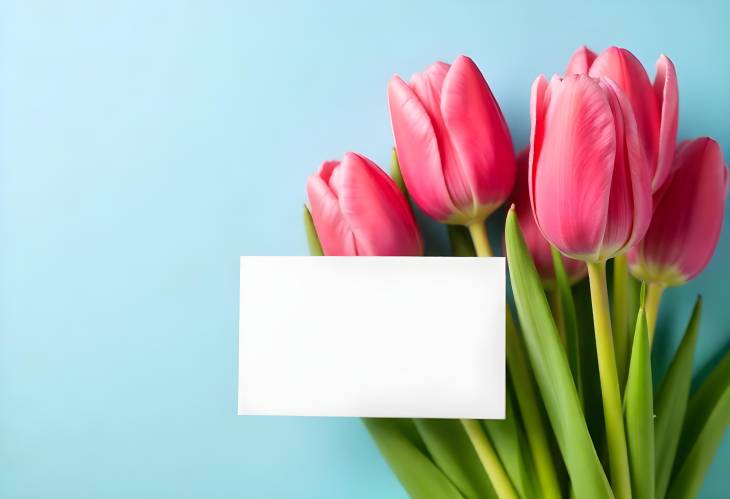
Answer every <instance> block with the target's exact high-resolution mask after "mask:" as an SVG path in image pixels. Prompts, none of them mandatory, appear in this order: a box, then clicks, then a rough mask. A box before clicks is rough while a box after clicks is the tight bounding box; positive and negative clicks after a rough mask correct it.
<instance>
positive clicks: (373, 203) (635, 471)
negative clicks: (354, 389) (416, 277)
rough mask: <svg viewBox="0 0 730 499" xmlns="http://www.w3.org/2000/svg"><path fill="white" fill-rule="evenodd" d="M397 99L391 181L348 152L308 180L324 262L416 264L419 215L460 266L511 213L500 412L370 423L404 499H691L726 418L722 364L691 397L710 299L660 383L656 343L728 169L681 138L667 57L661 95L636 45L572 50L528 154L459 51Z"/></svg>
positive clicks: (537, 99) (705, 244) (535, 122)
mask: <svg viewBox="0 0 730 499" xmlns="http://www.w3.org/2000/svg"><path fill="white" fill-rule="evenodd" d="M388 106H389V110H390V117H391V123H392V128H393V135H394V140H395V150H394V154H393V164H392V171H391V176H389V175H387V174H386V173H385V172H384V171H383V170H381V169H380V168H379V167H378V166H377V165H376V164H375V163H373V162H372V161H370V160H369V159H367V158H365V157H364V156H362V155H359V154H355V153H347V154H345V156H344V158H343V159H342V161H327V162H325V163H323V164H322V166H321V168H320V169H319V171H318V172H317V173H316V174H314V175H312V176H311V177H310V178H309V180H308V182H307V194H308V199H309V203H308V206H307V208H306V209H305V226H306V229H307V234H308V238H309V243H310V249H311V251H312V253H313V254H315V255H322V254H325V255H352V256H355V255H412V256H418V255H423V253H424V240H423V238H422V236H421V231H420V230H419V226H418V224H417V222H416V219H415V217H414V215H413V212H412V209H411V203H413V204H414V205H415V206H417V207H418V208H419V209H420V210H421V211H422V212H424V213H425V214H426V215H428V216H429V217H431V218H433V219H435V220H436V221H438V222H441V223H443V224H446V225H447V226H448V235H449V239H450V242H451V247H452V251H453V255H454V256H490V255H492V254H493V253H492V247H491V245H490V242H489V237H488V234H487V231H486V228H485V221H486V219H487V218H488V217H490V216H491V215H494V214H503V213H504V211H501V210H500V206H502V205H503V204H505V202H506V201H508V200H509V201H510V204H511V208H510V209H509V210H508V211H507V212H506V220H504V219H502V220H501V221H503V222H504V246H503V247H504V250H505V252H506V256H507V262H508V267H509V275H510V282H511V288H512V296H513V298H514V308H515V310H516V316H515V317H514V318H513V312H512V310H511V307H508V311H507V331H506V335H507V336H506V338H507V367H508V374H509V376H508V387H507V388H508V390H507V399H506V407H507V417H506V419H505V420H503V421H475V420H462V421H453V420H433V419H421V420H402V419H400V420H399V419H367V420H365V424H366V425H367V427H368V429H369V431H370V433H371V434H372V436H373V438H374V439H375V441H376V443H377V445H378V447H379V449H380V450H381V452H382V454H383V455H384V456H385V458H386V459H387V461H388V462H389V464H390V465H391V467H392V469H393V471H394V472H395V474H396V475H397V476H398V478H399V480H400V481H401V483H402V484H403V486H404V487H405V488H406V490H407V491H408V492H409V494H410V495H411V496H412V497H415V498H438V499H442V498H445V499H451V498H454V499H456V498H495V497H497V498H500V499H507V498H517V497H523V498H541V497H544V498H550V499H554V498H560V497H575V498H578V499H595V498H611V497H616V498H621V499H626V498H630V497H635V498H664V497H669V498H673V499H684V498H689V497H694V496H696V494H697V493H698V491H699V488H700V486H701V484H702V479H703V476H704V474H705V472H706V470H707V469H708V467H709V465H710V463H711V461H712V458H713V455H714V453H715V451H716V449H717V447H718V445H719V442H720V440H721V438H722V436H723V434H724V431H725V429H726V427H727V425H728V424H729V423H730V354H727V355H725V356H724V357H723V358H722V359H721V360H720V362H719V363H718V364H717V365H716V366H715V367H714V369H713V370H712V371H711V373H710V374H709V375H708V376H707V377H706V378H705V379H704V380H701V382H699V383H698V384H697V388H695V389H694V390H691V381H692V367H693V366H692V364H693V355H694V348H695V344H696V340H697V334H698V325H699V320H700V300H699V298H698V300H697V302H696V305H695V307H694V310H693V313H692V316H691V318H689V321H688V325H687V326H686V328H685V332H684V336H683V339H682V342H681V344H680V346H679V347H678V349H677V351H676V353H675V354H674V358H673V360H672V362H671V364H670V367H669V369H668V371H667V373H666V375H665V376H664V377H663V379H662V380H660V382H659V383H658V386H656V387H654V386H653V382H652V364H651V346H652V340H653V338H654V331H655V327H656V326H655V325H656V318H657V313H658V311H659V306H660V301H661V296H662V292H663V291H664V290H665V288H667V287H671V286H678V285H681V284H683V283H685V282H687V281H688V280H689V279H692V278H693V277H695V276H696V275H697V274H698V273H700V272H701V271H702V270H703V268H704V267H705V266H706V264H707V263H708V261H709V260H710V258H711V256H712V254H713V252H714V249H715V246H716V245H717V242H718V239H719V234H720V230H721V227H722V220H723V210H724V202H725V197H726V194H727V188H728V170H727V167H726V165H725V163H724V160H723V157H722V151H721V149H720V146H719V145H718V144H717V143H716V142H715V141H714V140H712V139H710V138H706V137H703V138H697V139H693V140H688V141H685V142H682V143H680V144H679V145H677V144H676V135H677V121H678V90H677V78H676V73H675V69H674V65H673V64H672V62H671V61H670V60H669V59H668V58H667V57H664V56H661V57H660V58H659V60H658V61H657V64H656V77H655V79H654V82H653V83H652V82H651V81H650V79H649V77H648V75H647V73H646V71H645V69H644V68H643V67H642V65H641V63H640V62H639V61H638V60H637V59H636V57H634V56H633V55H632V54H631V53H630V52H629V51H627V50H625V49H621V48H616V47H612V48H609V49H608V50H606V51H604V52H603V53H602V54H600V55H596V54H595V53H593V52H592V51H591V50H589V49H588V48H586V47H582V48H580V49H578V50H577V51H576V53H575V54H574V55H573V57H572V58H571V59H570V62H569V64H568V68H567V70H566V71H565V74H564V75H563V76H553V78H552V79H551V80H550V81H549V82H548V81H547V80H546V79H545V78H544V77H543V76H540V77H538V78H537V79H536V80H535V82H534V83H533V85H532V92H531V101H530V116H531V133H530V141H529V142H530V145H529V147H528V148H526V149H525V150H523V151H521V152H519V153H518V154H515V152H514V149H513V144H512V138H511V136H510V131H509V129H508V127H507V124H506V122H505V119H504V117H503V115H502V112H501V110H500V108H499V105H498V104H497V101H496V100H495V98H494V96H493V95H492V92H491V91H490V89H489V86H488V85H487V82H486V81H485V79H484V77H483V76H482V74H481V72H480V71H479V69H478V68H477V66H476V65H475V64H474V62H473V61H472V60H471V59H469V58H467V57H463V56H462V57H459V58H457V59H456V61H454V62H453V64H451V65H449V64H445V63H441V62H439V63H435V64H433V65H432V66H430V67H429V68H428V69H426V70H425V71H424V72H422V73H418V74H415V75H413V77H412V78H411V79H410V81H408V82H406V81H404V80H402V79H401V78H400V77H398V76H394V77H393V78H392V79H391V81H390V83H389V84H388ZM492 218H501V217H499V215H497V216H496V217H492ZM499 221H500V220H498V222H499ZM609 262H610V266H609V269H610V272H609V274H610V277H611V279H610V281H611V287H610V288H609V286H608V281H609V279H608V278H607V263H609ZM586 275H587V277H588V286H585V285H584V284H583V283H581V281H583V279H584V277H585V276H586ZM609 290H610V293H609ZM490 333H494V334H502V332H501V331H493V332H485V334H490ZM444 334H448V332H446V331H445V332H444ZM414 354H417V346H415V347H414Z"/></svg>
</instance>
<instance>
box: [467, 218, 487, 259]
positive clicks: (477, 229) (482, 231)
mask: <svg viewBox="0 0 730 499" xmlns="http://www.w3.org/2000/svg"><path fill="white" fill-rule="evenodd" d="M466 228H467V229H469V234H471V240H472V242H473V243H474V249H475V250H476V252H477V256H492V247H491V246H490V245H489V237H487V228H486V227H485V226H484V221H483V220H482V221H481V222H474V223H471V224H469V225H467V227H466Z"/></svg>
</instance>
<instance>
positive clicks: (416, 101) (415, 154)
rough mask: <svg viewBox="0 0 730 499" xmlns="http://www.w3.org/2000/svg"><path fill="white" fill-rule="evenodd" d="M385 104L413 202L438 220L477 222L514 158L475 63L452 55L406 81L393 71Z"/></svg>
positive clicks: (506, 181)
mask: <svg viewBox="0 0 730 499" xmlns="http://www.w3.org/2000/svg"><path fill="white" fill-rule="evenodd" d="M388 105H389V108H390V118H391V123H392V126H393V135H394V137H395V146H396V151H397V153H398V160H399V162H400V167H401V172H402V174H403V179H404V181H405V183H406V186H407V187H408V192H409V194H410V195H411V197H412V198H413V200H414V201H415V202H416V204H418V206H419V207H420V208H421V209H422V210H423V211H424V212H426V213H427V214H428V215H429V216H431V217H433V218H435V219H436V220H438V221H440V222H443V223H447V224H455V225H466V226H471V227H472V228H476V229H477V230H478V229H479V227H483V222H484V220H485V219H486V218H487V216H489V214H491V213H492V212H493V211H494V210H496V209H497V208H498V207H499V206H500V205H501V204H502V203H504V201H505V200H506V199H507V197H508V196H509V194H510V192H511V191H512V186H513V184H514V179H515V158H514V151H513V148H512V139H511V137H510V133H509V129H508V128H507V124H506V122H505V120H504V117H503V116H502V111H501V110H500V108H499V105H498V104H497V101H496V100H495V98H494V96H493V95H492V92H491V90H490V89H489V86H488V85H487V82H486V81H485V80H484V77H483V76H482V74H481V72H480V71H479V69H478V68H477V66H476V64H474V62H473V61H472V60H471V59H469V58H468V57H464V56H460V57H458V58H457V59H456V60H455V61H454V63H453V64H451V65H449V64H446V63H443V62H437V63H435V64H432V65H431V66H430V67H429V68H428V69H426V71H424V72H423V73H417V74H414V75H413V76H412V77H411V80H410V82H408V83H406V82H405V81H403V80H402V79H401V78H400V77H399V76H394V77H393V78H392V79H391V80H390V83H389V84H388ZM478 237H479V238H481V234H479V235H478ZM475 243H477V244H478V242H477V241H475Z"/></svg>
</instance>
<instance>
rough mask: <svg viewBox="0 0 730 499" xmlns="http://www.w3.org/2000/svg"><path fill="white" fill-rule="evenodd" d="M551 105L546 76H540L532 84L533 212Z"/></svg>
mask: <svg viewBox="0 0 730 499" xmlns="http://www.w3.org/2000/svg"><path fill="white" fill-rule="evenodd" d="M548 105H549V96H548V82H547V80H546V79H545V76H543V75H540V76H538V77H537V78H536V79H535V81H534V82H533V83H532V88H531V90H530V156H529V158H528V160H529V168H528V175H527V177H528V191H529V193H530V204H531V206H532V209H533V212H534V210H535V198H534V194H533V191H534V187H535V167H534V165H535V164H537V161H538V158H539V156H540V150H541V149H542V138H543V133H544V128H545V111H546V110H547V108H548Z"/></svg>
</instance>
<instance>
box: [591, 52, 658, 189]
mask: <svg viewBox="0 0 730 499" xmlns="http://www.w3.org/2000/svg"><path fill="white" fill-rule="evenodd" d="M588 74H589V75H590V76H592V77H594V78H600V77H602V76H606V77H608V78H610V79H612V80H613V81H614V82H616V83H617V84H618V86H619V87H620V88H621V90H623V91H624V93H625V94H626V96H627V97H628V99H629V102H630V103H631V107H632V109H633V111H634V117H635V118H636V123H637V127H638V130H639V137H640V138H641V140H642V142H643V144H644V147H645V148H646V156H647V158H648V159H649V164H650V168H651V173H652V177H653V176H654V172H655V171H656V161H657V157H658V150H659V121H660V120H659V109H658V107H657V102H656V97H655V96H654V89H653V87H652V85H651V81H650V80H649V76H648V75H647V74H646V71H645V70H644V66H642V65H641V62H639V60H638V59H637V58H636V57H635V56H634V55H633V54H632V53H631V52H629V51H628V50H626V49H622V48H618V47H610V48H608V49H606V51H604V52H603V53H602V54H601V55H599V56H598V57H597V58H596V60H595V61H594V62H593V65H592V66H591V68H590V70H589V72H588Z"/></svg>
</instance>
